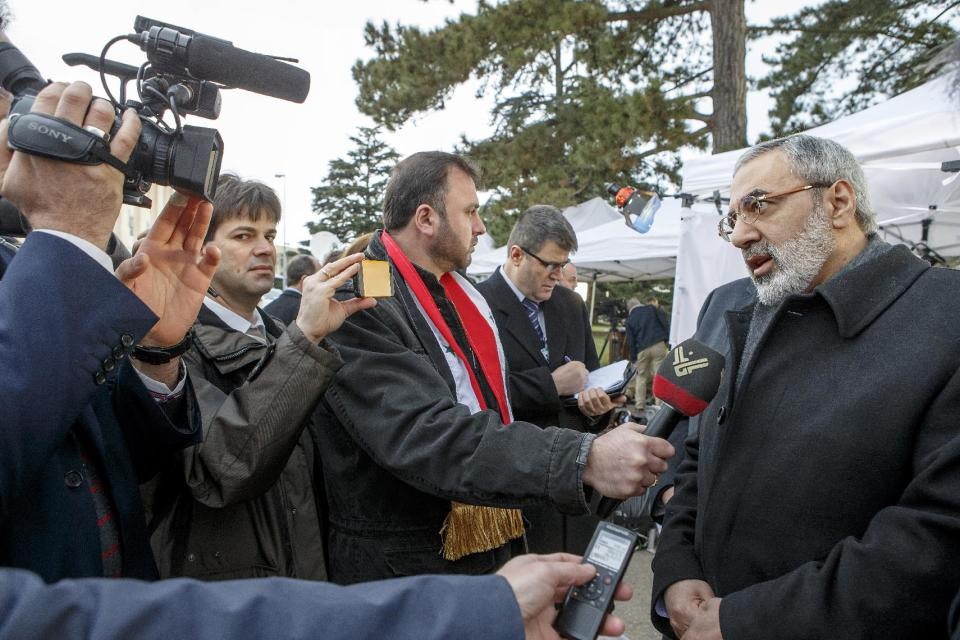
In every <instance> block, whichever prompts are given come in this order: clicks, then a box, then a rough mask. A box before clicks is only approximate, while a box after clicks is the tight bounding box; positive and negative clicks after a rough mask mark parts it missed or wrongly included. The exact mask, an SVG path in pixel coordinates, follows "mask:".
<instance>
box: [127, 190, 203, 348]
mask: <svg viewBox="0 0 960 640" xmlns="http://www.w3.org/2000/svg"><path fill="white" fill-rule="evenodd" d="M212 212H213V205H211V204H210V203H209V202H204V201H202V200H200V199H199V198H188V197H187V196H185V195H182V194H179V193H177V194H174V196H173V197H172V198H170V201H169V202H168V203H167V206H165V207H164V208H163V212H162V213H161V214H160V217H159V218H157V221H156V222H155V223H154V224H153V227H152V228H151V229H150V232H149V233H148V234H147V237H146V238H144V239H143V242H142V243H141V244H140V249H139V251H137V255H135V256H134V257H132V258H130V259H129V260H126V261H124V262H123V263H122V264H121V265H120V266H119V267H118V268H117V277H118V278H120V280H121V281H122V282H123V283H124V284H125V285H127V286H128V287H129V288H130V290H131V291H133V292H134V293H135V294H136V295H137V297H138V298H140V300H142V301H143V303H144V304H146V305H147V306H148V307H150V310H151V311H153V312H154V313H155V314H157V316H158V317H159V318H160V319H159V320H158V321H157V324H155V325H154V327H153V329H151V330H150V333H148V334H147V336H146V338H144V340H143V341H142V343H141V344H143V345H144V346H160V347H168V346H171V345H174V344H177V343H178V342H180V341H181V340H182V339H183V336H184V335H185V334H186V333H187V330H189V329H190V327H191V326H192V325H193V323H194V321H196V319H197V313H199V311H200V305H201V304H203V296H204V295H205V294H206V292H207V287H209V286H210V281H211V280H212V279H213V274H214V273H215V272H216V270H217V264H218V263H219V262H220V250H219V249H217V248H216V247H214V246H212V245H209V246H207V247H206V249H204V246H203V239H204V236H205V235H206V233H207V227H208V226H210V215H211V213H212Z"/></svg>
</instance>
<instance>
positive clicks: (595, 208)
mask: <svg viewBox="0 0 960 640" xmlns="http://www.w3.org/2000/svg"><path fill="white" fill-rule="evenodd" d="M680 211H681V209H680V203H679V201H677V200H673V199H670V200H666V201H664V202H663V204H662V205H661V207H660V210H659V211H658V212H657V214H656V217H655V218H654V223H653V227H652V228H651V229H650V231H648V232H647V233H645V234H641V233H638V232H637V231H635V230H634V229H631V228H629V227H627V225H626V223H625V222H624V219H623V216H622V215H620V212H618V211H617V210H616V209H615V208H614V207H613V206H611V205H609V204H607V202H606V201H605V200H603V199H602V198H594V199H592V200H588V201H587V202H584V203H582V204H580V205H577V206H575V207H569V208H568V209H565V210H564V212H563V215H564V216H566V218H567V219H568V220H569V221H570V224H571V226H573V229H574V231H575V232H576V234H577V244H578V245H579V247H580V248H579V250H578V251H577V252H576V253H575V254H573V255H572V256H571V260H572V261H573V263H574V264H575V265H577V275H578V276H579V278H580V279H581V280H592V279H594V278H595V279H596V280H597V281H600V282H608V281H618V280H649V279H656V278H670V277H673V272H674V268H675V265H676V255H677V245H678V243H679V241H680ZM505 258H506V247H505V246H503V247H497V248H495V249H492V250H488V251H476V252H475V254H474V256H473V260H472V262H471V263H470V266H469V267H468V268H467V272H468V273H469V274H470V275H471V276H487V275H489V274H491V273H493V271H494V270H496V268H497V267H498V266H500V265H501V264H503V261H504V259H505Z"/></svg>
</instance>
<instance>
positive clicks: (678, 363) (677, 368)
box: [673, 348, 710, 378]
mask: <svg viewBox="0 0 960 640" xmlns="http://www.w3.org/2000/svg"><path fill="white" fill-rule="evenodd" d="M708 366H710V361H709V360H708V359H707V358H698V359H696V360H691V359H690V356H686V355H684V354H683V349H682V348H680V349H675V350H674V352H673V371H674V373H676V374H677V377H678V378H682V377H683V376H686V375H689V374H691V373H693V372H694V371H696V370H697V369H703V368H704V367H708Z"/></svg>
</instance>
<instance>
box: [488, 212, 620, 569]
mask: <svg viewBox="0 0 960 640" xmlns="http://www.w3.org/2000/svg"><path fill="white" fill-rule="evenodd" d="M576 249H577V236H576V234H575V233H574V231H573V227H571V226H570V223H569V222H568V221H567V219H566V218H564V217H563V214H562V213H561V212H560V211H559V210H557V208H556V207H551V206H549V205H537V206H533V207H530V208H529V209H527V210H526V211H525V212H524V213H523V214H522V215H521V216H520V219H519V220H517V224H516V225H514V227H513V230H512V231H511V232H510V239H509V240H508V241H507V259H506V262H505V263H504V265H503V266H502V267H501V268H498V269H497V270H496V271H495V272H494V273H493V275H492V276H490V277H489V278H487V279H486V280H485V281H483V282H482V283H480V284H479V285H477V290H478V291H479V292H480V293H481V294H483V297H484V298H485V299H486V301H487V303H488V304H489V305H490V309H491V310H492V311H493V314H494V319H495V320H496V322H497V328H498V330H499V333H500V341H501V342H502V343H503V352H504V354H505V355H506V358H507V368H508V369H509V373H508V381H509V387H510V407H511V408H512V409H513V416H514V418H516V419H518V420H525V421H527V422H532V423H533V424H536V425H539V426H541V427H551V426H556V427H566V428H569V429H576V430H578V431H590V430H593V431H596V430H599V429H597V428H592V427H599V428H602V426H604V425H602V423H601V422H600V420H601V418H602V417H604V416H605V415H606V414H607V413H608V412H609V411H610V410H611V409H612V408H613V407H614V402H613V401H612V400H611V399H610V397H609V396H608V395H607V394H606V393H604V391H603V389H584V383H585V382H586V379H587V372H588V371H592V370H594V369H596V368H597V367H599V366H600V362H599V360H598V359H597V349H596V346H595V345H594V342H593V332H592V331H591V329H590V321H589V319H588V317H587V309H586V306H585V305H584V304H583V300H581V299H580V296H578V295H577V294H576V293H574V292H573V291H571V290H569V289H565V288H564V287H562V286H559V285H560V279H561V274H562V272H563V271H564V270H565V269H566V268H567V267H569V263H570V252H571V251H576ZM574 394H579V395H578V401H577V404H576V405H575V406H573V407H567V406H564V400H565V399H566V398H569V397H570V396H573V395H574ZM523 513H524V517H526V518H527V520H528V521H529V522H530V527H529V528H528V529H527V544H528V545H529V547H530V550H531V551H533V552H534V553H552V552H555V551H567V552H570V553H583V551H584V549H585V548H586V546H587V544H588V543H589V542H590V537H591V536H592V535H593V531H594V529H595V528H596V526H597V518H596V517H594V516H590V515H586V516H565V515H563V514H561V513H560V512H559V511H557V510H556V509H555V508H553V506H551V505H536V506H530V507H527V508H525V509H524V510H523Z"/></svg>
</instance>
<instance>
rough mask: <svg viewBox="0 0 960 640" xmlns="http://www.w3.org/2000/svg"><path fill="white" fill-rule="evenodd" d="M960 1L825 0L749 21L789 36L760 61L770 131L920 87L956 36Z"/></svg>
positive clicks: (802, 125)
mask: <svg viewBox="0 0 960 640" xmlns="http://www.w3.org/2000/svg"><path fill="white" fill-rule="evenodd" d="M958 7H960V2H957V0H952V1H950V2H942V1H939V2H930V1H928V0H926V1H918V0H830V1H828V2H825V3H822V4H819V5H817V6H815V7H809V8H806V9H803V10H801V11H798V12H797V13H796V14H794V15H792V16H789V17H786V18H780V19H776V20H774V21H773V23H772V24H771V25H770V26H768V27H754V28H752V29H751V31H752V32H753V33H755V34H761V33H762V34H767V33H780V34H786V35H788V36H792V37H791V38H790V39H788V40H786V41H784V42H783V43H782V44H780V46H778V47H777V49H776V52H775V54H774V55H771V56H767V57H765V58H764V61H765V62H766V63H767V64H769V65H770V66H771V72H770V73H769V74H768V75H767V76H766V77H764V78H763V79H761V80H760V82H759V83H758V87H759V88H761V89H770V90H771V95H772V96H773V98H774V100H775V105H774V107H773V109H771V111H770V116H771V134H772V135H773V136H784V135H788V134H790V133H796V132H798V131H802V130H804V129H809V128H810V127H814V126H817V125H820V124H824V123H826V122H830V121H832V120H835V119H837V118H839V117H841V116H844V115H848V114H851V113H856V112H857V111H862V110H863V109H865V108H867V107H869V106H871V105H872V104H875V103H876V102H877V101H879V100H881V99H883V98H884V97H890V96H894V95H897V94H899V93H903V92H904V91H907V90H909V89H913V88H914V87H917V86H919V85H920V84H922V83H923V82H925V81H926V80H928V79H929V77H930V76H931V74H933V73H937V72H938V71H939V69H937V68H936V66H934V65H930V64H928V63H929V62H930V61H931V59H933V58H934V57H935V56H937V54H938V52H941V51H943V50H944V49H945V48H946V46H948V45H949V44H950V42H951V41H952V40H954V39H955V38H956V37H957V27H958V26H960V9H958Z"/></svg>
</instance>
